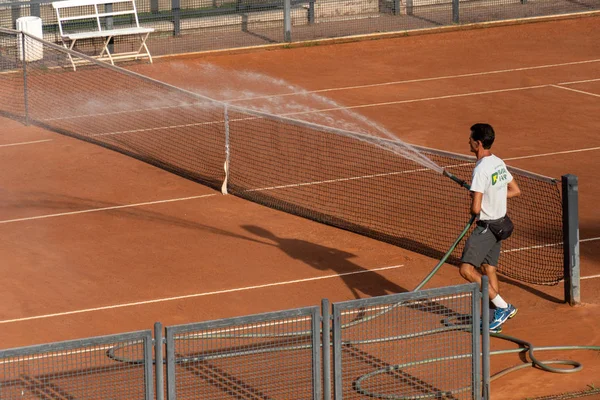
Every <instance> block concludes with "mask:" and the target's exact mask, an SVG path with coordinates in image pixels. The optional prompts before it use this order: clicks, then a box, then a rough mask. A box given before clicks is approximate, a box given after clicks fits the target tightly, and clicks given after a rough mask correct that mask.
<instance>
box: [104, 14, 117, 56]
mask: <svg viewBox="0 0 600 400" xmlns="http://www.w3.org/2000/svg"><path fill="white" fill-rule="evenodd" d="M104 11H106V12H107V13H111V12H113V5H112V3H106V4H105V5H104ZM113 28H114V20H113V17H106V29H107V30H109V29H113ZM108 51H110V52H111V54H112V53H113V52H114V51H115V39H114V38H111V39H110V42H108Z"/></svg>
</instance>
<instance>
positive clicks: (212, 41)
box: [0, 0, 600, 56]
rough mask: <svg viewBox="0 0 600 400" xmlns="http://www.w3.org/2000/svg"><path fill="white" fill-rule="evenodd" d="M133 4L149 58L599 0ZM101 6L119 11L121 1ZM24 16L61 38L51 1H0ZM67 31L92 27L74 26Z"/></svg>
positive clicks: (13, 23) (2, 11)
mask: <svg viewBox="0 0 600 400" xmlns="http://www.w3.org/2000/svg"><path fill="white" fill-rule="evenodd" d="M136 5H137V10H138V13H139V20H140V23H141V25H142V26H144V27H147V28H152V29H154V32H153V33H152V34H151V35H150V38H149V39H148V46H149V48H150V52H151V53H152V55H154V56H158V55H169V54H180V53H188V52H201V51H208V50H219V49H231V48H239V47H248V46H260V45H268V44H277V43H285V42H302V41H311V40H318V39H327V38H342V37H347V36H354V35H365V34H378V33H383V32H399V31H406V30H413V29H423V28H435V27H440V26H450V25H456V24H466V23H479V22H488V21H499V20H507V19H515V18H528V17H537V16H546V15H556V14H565V13H576V12H587V11H594V10H600V3H599V2H598V1H597V0H579V1H570V0H140V1H137V2H136ZM99 7H100V11H103V10H104V9H105V7H110V8H111V10H114V11H118V7H119V6H118V5H116V4H115V7H114V8H113V6H112V5H111V4H107V5H103V4H102V5H100V6H99ZM29 16H36V17H40V18H41V20H42V21H43V35H44V38H45V39H46V40H48V41H51V42H55V43H60V35H59V29H58V23H57V17H56V13H55V11H54V10H53V8H52V6H51V3H50V2H38V1H19V2H7V1H4V2H0V28H9V29H15V28H16V27H17V24H18V20H19V19H20V18H23V17H29ZM131 18H132V17H131V16H129V15H125V16H121V17H118V16H117V17H114V18H113V17H108V18H102V19H101V23H102V25H103V26H105V27H110V28H123V27H127V26H132V22H133V21H132V19H131ZM72 28H75V29H76V30H80V31H81V30H83V31H85V30H88V29H89V26H87V25H85V24H83V23H73V24H72ZM101 43H102V42H101V40H85V41H82V42H81V43H80V44H79V46H78V50H79V51H81V52H83V53H86V54H97V53H98V52H100V51H101V48H102V46H101ZM112 45H113V46H115V47H116V48H117V50H118V51H122V52H125V51H135V50H136V46H137V45H138V43H137V39H136V38H135V37H134V36H123V37H117V38H115V39H114V40H113V42H112Z"/></svg>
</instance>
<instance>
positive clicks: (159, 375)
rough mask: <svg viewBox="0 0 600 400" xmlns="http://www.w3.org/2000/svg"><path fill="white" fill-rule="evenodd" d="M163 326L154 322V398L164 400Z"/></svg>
mask: <svg viewBox="0 0 600 400" xmlns="http://www.w3.org/2000/svg"><path fill="white" fill-rule="evenodd" d="M162 329H163V327H162V324H161V323H160V322H156V323H155V324H154V369H155V371H154V374H155V376H156V400H164V397H165V396H164V394H165V381H164V375H163V364H164V363H163V330H162Z"/></svg>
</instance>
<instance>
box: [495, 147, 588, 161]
mask: <svg viewBox="0 0 600 400" xmlns="http://www.w3.org/2000/svg"><path fill="white" fill-rule="evenodd" d="M593 150H600V147H588V148H587V149H576V150H565V151H555V152H553V153H542V154H532V155H530V156H519V157H507V158H504V160H505V161H513V160H524V159H526V158H537V157H547V156H556V155H560V154H570V153H581V152H584V151H593Z"/></svg>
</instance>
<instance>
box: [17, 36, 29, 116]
mask: <svg viewBox="0 0 600 400" xmlns="http://www.w3.org/2000/svg"><path fill="white" fill-rule="evenodd" d="M19 35H21V51H22V52H23V54H22V55H23V103H24V104H23V105H24V107H25V125H29V98H28V96H27V92H28V90H27V61H25V60H27V54H26V51H27V50H26V47H25V37H26V36H25V34H24V33H23V32H20V33H19Z"/></svg>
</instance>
